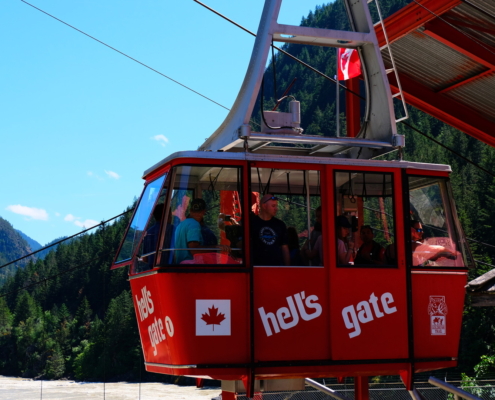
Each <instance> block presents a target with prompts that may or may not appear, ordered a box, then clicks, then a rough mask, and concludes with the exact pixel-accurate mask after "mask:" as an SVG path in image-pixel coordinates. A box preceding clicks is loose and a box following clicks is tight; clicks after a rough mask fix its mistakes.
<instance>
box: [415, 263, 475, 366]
mask: <svg viewBox="0 0 495 400" xmlns="http://www.w3.org/2000/svg"><path fill="white" fill-rule="evenodd" d="M466 284H467V273H465V272H445V273H442V272H439V271H432V272H428V271H422V270H420V271H413V273H412V288H413V291H412V293H413V299H412V301H413V318H414V356H415V357H416V358H419V359H421V358H431V357H451V358H452V359H456V358H457V353H458V350H459V339H460V337H461V323H462V310H463V309H464V296H460V295H459V294H460V293H463V288H464V286H466ZM435 326H443V328H436V327H435Z"/></svg>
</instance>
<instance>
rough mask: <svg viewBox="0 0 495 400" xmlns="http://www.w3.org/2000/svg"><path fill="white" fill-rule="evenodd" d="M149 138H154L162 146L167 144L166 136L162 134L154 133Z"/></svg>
mask: <svg viewBox="0 0 495 400" xmlns="http://www.w3.org/2000/svg"><path fill="white" fill-rule="evenodd" d="M151 139H153V140H156V141H157V142H158V143H160V144H161V145H162V146H163V147H165V146H166V145H167V144H168V138H167V137H166V136H164V135H155V136H153V137H152V138H151Z"/></svg>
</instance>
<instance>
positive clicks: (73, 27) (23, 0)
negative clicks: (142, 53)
mask: <svg viewBox="0 0 495 400" xmlns="http://www.w3.org/2000/svg"><path fill="white" fill-rule="evenodd" d="M21 1H22V2H23V3H25V4H27V5H28V6H31V7H33V8H34V9H36V10H38V11H41V12H42V13H43V14H46V15H48V16H49V17H51V18H53V19H55V20H57V21H58V22H61V23H62V24H64V25H67V26H68V27H69V28H72V29H74V30H76V31H78V32H79V33H82V34H83V35H86V36H87V37H89V38H91V39H93V40H95V41H97V42H98V43H100V44H102V45H104V46H106V47H108V48H109V49H112V50H113V51H116V52H117V53H119V54H121V55H123V56H124V57H127V58H129V59H130V60H132V61H134V62H137V63H138V64H140V65H142V66H143V67H146V68H148V69H150V70H151V71H153V72H156V73H157V74H159V75H161V76H163V77H164V78H167V79H169V80H171V81H172V82H174V83H176V84H177V85H180V86H182V87H183V88H186V89H187V90H190V91H191V92H193V93H196V94H197V95H198V96H201V97H203V98H205V99H206V100H208V101H211V102H212V103H215V104H216V105H218V106H220V107H222V108H225V109H226V110H227V111H229V110H230V109H229V108H227V107H225V106H224V105H222V104H220V103H218V102H217V101H215V100H213V99H211V98H209V97H207V96H205V95H204V94H201V93H199V92H197V91H196V90H194V89H191V88H190V87H189V86H186V85H184V84H183V83H180V82H179V81H177V80H175V79H173V78H171V77H170V76H167V75H165V74H164V73H162V72H160V71H158V70H156V69H154V68H152V67H150V66H149V65H146V64H145V63H143V62H141V61H139V60H136V59H135V58H133V57H131V56H129V55H127V54H125V53H124V52H122V51H120V50H117V49H116V48H115V47H112V46H110V45H108V44H106V43H105V42H102V41H101V40H99V39H97V38H95V37H94V36H91V35H89V34H87V33H86V32H83V31H82V30H80V29H78V28H76V27H75V26H72V25H70V24H68V23H67V22H64V21H62V20H61V19H59V18H57V17H55V16H53V15H52V14H49V13H47V12H46V11H43V10H42V9H41V8H38V7H36V6H34V5H32V4H30V3H28V2H27V1H25V0H21Z"/></svg>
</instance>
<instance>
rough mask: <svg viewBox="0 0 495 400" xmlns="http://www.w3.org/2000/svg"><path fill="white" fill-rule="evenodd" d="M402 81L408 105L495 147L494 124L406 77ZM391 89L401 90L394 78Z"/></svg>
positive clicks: (402, 77)
mask: <svg viewBox="0 0 495 400" xmlns="http://www.w3.org/2000/svg"><path fill="white" fill-rule="evenodd" d="M400 81H401V84H402V90H403V92H404V96H405V100H406V102H407V103H408V104H410V105H412V106H414V107H416V108H419V109H420V110H422V111H424V112H426V113H428V114H430V115H431V116H433V117H435V118H437V119H439V120H440V121H443V122H445V123H446V124H449V125H451V126H453V127H454V128H456V129H459V130H461V131H463V132H465V133H467V134H468V135H471V136H473V137H474V138H476V139H478V140H481V141H482V142H484V143H486V144H488V145H490V146H492V147H495V137H493V136H492V133H493V132H495V124H494V123H493V122H491V121H489V120H487V119H486V118H484V117H483V116H482V115H480V114H478V113H476V112H475V111H474V110H473V109H470V108H469V107H467V106H465V105H463V104H460V103H458V102H456V101H455V100H452V99H450V98H448V97H446V96H444V95H441V94H438V93H435V92H433V91H431V90H429V89H428V88H426V87H425V86H423V85H421V84H420V83H418V82H416V81H414V80H412V79H411V78H409V77H407V76H405V75H400ZM390 87H391V89H392V93H398V91H399V90H398V88H397V85H396V83H395V82H394V80H393V77H391V82H390Z"/></svg>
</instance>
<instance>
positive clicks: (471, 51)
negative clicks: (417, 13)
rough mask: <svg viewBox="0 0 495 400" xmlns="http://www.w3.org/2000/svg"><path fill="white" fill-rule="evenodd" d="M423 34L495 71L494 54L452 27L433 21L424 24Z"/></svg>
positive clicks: (436, 20) (438, 20)
mask: <svg viewBox="0 0 495 400" xmlns="http://www.w3.org/2000/svg"><path fill="white" fill-rule="evenodd" d="M423 33H424V34H426V35H428V36H430V37H432V38H434V39H436V40H438V41H439V42H441V43H443V44H445V45H447V46H449V47H450V48H452V49H454V50H456V51H458V52H459V53H462V54H464V55H465V56H468V57H469V58H471V59H472V60H474V61H476V62H478V63H480V64H482V65H484V66H485V67H487V68H490V69H495V54H493V52H492V51H491V49H490V48H488V47H487V46H486V45H482V44H480V43H478V42H477V41H475V40H473V39H472V38H471V37H470V36H468V35H466V34H465V33H462V32H461V31H459V30H457V29H455V28H454V27H453V26H452V25H450V24H448V23H446V22H444V21H442V20H440V19H435V20H433V21H430V22H428V23H427V24H425V30H424V31H423Z"/></svg>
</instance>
